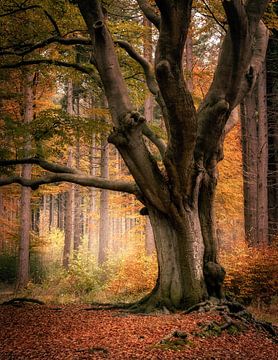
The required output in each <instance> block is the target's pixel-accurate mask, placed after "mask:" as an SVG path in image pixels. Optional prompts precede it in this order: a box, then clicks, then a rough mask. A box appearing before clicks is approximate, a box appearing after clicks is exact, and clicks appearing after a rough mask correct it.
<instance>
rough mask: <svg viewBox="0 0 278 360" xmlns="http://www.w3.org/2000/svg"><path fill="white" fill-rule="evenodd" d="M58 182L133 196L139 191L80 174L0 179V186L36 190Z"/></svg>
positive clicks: (131, 184)
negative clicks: (17, 186)
mask: <svg viewBox="0 0 278 360" xmlns="http://www.w3.org/2000/svg"><path fill="white" fill-rule="evenodd" d="M59 182H70V183H74V184H78V185H81V186H91V187H96V188H99V189H106V190H113V191H120V192H126V193H129V194H135V195H138V193H139V190H138V188H137V186H136V184H135V183H131V182H124V181H116V180H107V179H104V178H100V177H99V178H97V177H93V176H85V175H80V174H69V173H65V174H63V173H59V174H53V175H49V176H45V177H41V178H39V179H34V180H29V179H24V178H22V177H18V176H14V177H8V178H0V186H5V185H11V184H15V183H16V184H20V185H22V186H26V187H30V188H32V189H33V190H36V189H38V188H39V187H40V186H41V185H45V184H53V183H59Z"/></svg>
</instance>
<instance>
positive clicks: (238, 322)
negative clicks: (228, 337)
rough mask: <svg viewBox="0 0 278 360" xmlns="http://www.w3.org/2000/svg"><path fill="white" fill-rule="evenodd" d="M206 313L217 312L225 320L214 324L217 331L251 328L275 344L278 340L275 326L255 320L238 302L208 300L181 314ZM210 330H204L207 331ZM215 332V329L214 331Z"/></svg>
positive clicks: (277, 330)
mask: <svg viewBox="0 0 278 360" xmlns="http://www.w3.org/2000/svg"><path fill="white" fill-rule="evenodd" d="M194 311H198V312H208V311H216V312H218V313H219V314H220V315H221V316H222V317H223V318H224V320H225V322H224V323H223V324H220V325H219V324H216V326H217V327H218V329H219V331H224V330H227V329H229V328H231V327H232V326H233V327H234V328H235V329H238V330H241V329H243V328H247V327H248V326H253V327H255V328H256V329H258V330H260V331H263V332H265V333H267V334H268V335H269V336H270V337H271V338H272V340H273V341H275V342H277V339H278V328H277V326H275V325H272V324H271V323H269V322H266V321H261V320H257V319H255V318H254V316H253V315H252V314H251V313H250V312H249V311H247V309H246V308H245V307H244V306H243V305H241V304H240V303H238V302H232V301H227V300H222V301H221V300H217V299H210V300H207V301H204V302H201V303H199V304H195V305H194V306H192V307H190V308H188V309H187V310H185V311H184V312H183V314H189V313H191V312H194ZM208 327H209V325H208ZM209 330H211V329H209V328H208V329H206V331H209ZM214 330H215V329H214Z"/></svg>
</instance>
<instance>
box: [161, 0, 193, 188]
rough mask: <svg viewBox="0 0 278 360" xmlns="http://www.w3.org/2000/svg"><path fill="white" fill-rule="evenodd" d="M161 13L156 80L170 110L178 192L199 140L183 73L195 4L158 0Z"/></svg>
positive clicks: (169, 160) (170, 161) (171, 172)
mask: <svg viewBox="0 0 278 360" xmlns="http://www.w3.org/2000/svg"><path fill="white" fill-rule="evenodd" d="M156 3H157V5H158V7H159V9H160V11H161V26H160V35H159V40H158V45H157V50H156V56H155V67H156V78H157V82H158V85H159V88H160V92H161V95H162V98H163V100H164V103H165V106H166V108H167V120H168V124H167V125H168V132H169V144H168V151H167V152H166V158H165V166H166V169H167V172H168V176H169V179H170V181H171V182H172V183H173V184H179V185H177V189H176V190H177V191H176V192H177V193H180V192H181V190H183V187H184V186H185V184H186V179H187V174H188V169H189V167H190V166H191V162H192V155H193V148H194V144H195V139H196V129H197V121H196V111H195V107H194V103H193V99H192V96H191V94H190V93H189V91H188V89H187V86H186V83H185V80H184V76H183V70H182V59H183V50H184V45H185V40H186V36H187V32H188V28H189V24H190V19H191V8H192V1H190V0H189V1H181V0H180V1H176V2H175V6H173V2H172V1H166V0H165V1H162V0H160V1H156Z"/></svg>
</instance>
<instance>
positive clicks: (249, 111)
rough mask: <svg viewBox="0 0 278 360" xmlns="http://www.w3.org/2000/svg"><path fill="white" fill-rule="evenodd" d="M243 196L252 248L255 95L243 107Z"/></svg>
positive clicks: (254, 230) (255, 174)
mask: <svg viewBox="0 0 278 360" xmlns="http://www.w3.org/2000/svg"><path fill="white" fill-rule="evenodd" d="M241 124H242V156H243V195H244V221H245V222H244V224H245V237H246V240H247V242H248V244H249V245H250V246H256V244H257V234H258V231H257V225H258V224H257V181H258V168H257V149H258V143H257V119H256V97H255V93H254V92H252V94H250V95H248V96H247V97H246V98H245V100H244V104H243V105H241Z"/></svg>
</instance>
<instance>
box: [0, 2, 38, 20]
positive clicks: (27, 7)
mask: <svg viewBox="0 0 278 360" xmlns="http://www.w3.org/2000/svg"><path fill="white" fill-rule="evenodd" d="M32 9H41V6H39V5H30V6H26V7H19V8H18V9H13V10H10V11H7V12H6V13H3V14H0V17H5V16H10V15H14V14H16V13H19V12H24V11H27V10H32Z"/></svg>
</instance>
